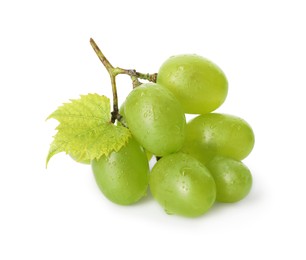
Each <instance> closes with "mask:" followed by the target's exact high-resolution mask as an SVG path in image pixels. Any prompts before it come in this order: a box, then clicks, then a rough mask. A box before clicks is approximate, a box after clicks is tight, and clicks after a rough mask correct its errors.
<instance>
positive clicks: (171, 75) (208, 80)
mask: <svg viewBox="0 0 306 260" xmlns="http://www.w3.org/2000/svg"><path fill="white" fill-rule="evenodd" d="M157 83H158V84H160V85H162V86H164V87H166V88H167V89H169V90H170V91H171V92H173V94H174V95H175V96H176V97H177V99H178V100H179V101H180V103H181V104H182V106H183V109H184V111H185V113H188V114H205V113H208V112H211V111H213V110H215V109H216V108H218V107H219V106H220V105H221V104H222V103H223V102H224V100H225V98H226V96H227V89H228V83H227V79H226V77H225V75H224V73H223V72H222V70H221V69H220V68H219V67H217V65H215V64H214V63H212V62H211V61H209V60H207V59H205V58H203V57H201V56H198V55H190V54H187V55H177V56H172V57H170V58H169V59H168V60H166V61H165V62H164V63H163V64H162V66H161V67H160V69H159V72H158V77H157Z"/></svg>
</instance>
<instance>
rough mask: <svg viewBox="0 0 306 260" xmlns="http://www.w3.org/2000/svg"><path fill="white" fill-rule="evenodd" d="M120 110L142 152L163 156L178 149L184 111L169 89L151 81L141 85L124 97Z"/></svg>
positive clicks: (183, 125)
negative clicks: (122, 107) (122, 109)
mask: <svg viewBox="0 0 306 260" xmlns="http://www.w3.org/2000/svg"><path fill="white" fill-rule="evenodd" d="M124 112H125V118H126V122H127V125H128V127H129V129H130V130H131V132H132V134H133V136H134V137H135V139H136V140H137V141H138V142H139V144H140V145H141V146H143V147H144V148H145V150H146V151H149V152H150V153H152V154H154V155H156V156H164V155H167V154H170V153H174V152H177V151H179V150H180V149H181V148H182V145H183V142H184V139H185V126H186V119H185V114H184V112H183V110H182V107H181V105H180V103H179V102H178V100H177V99H176V98H175V96H174V95H173V94H172V93H171V92H170V91H169V90H167V89H165V88H163V87H162V86H160V85H158V84H155V83H146V84H142V85H141V86H139V87H137V88H135V89H134V90H133V91H131V93H130V94H129V95H128V96H127V98H126V101H125V105H124Z"/></svg>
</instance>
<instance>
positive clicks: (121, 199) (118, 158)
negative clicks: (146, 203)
mask: <svg viewBox="0 0 306 260" xmlns="http://www.w3.org/2000/svg"><path fill="white" fill-rule="evenodd" d="M91 165H92V170H93V173H94V176H95V180H96V182H97V184H98V186H99V188H100V190H101V191H102V193H103V194H104V195H105V196H106V197H107V198H108V199H109V200H111V201H112V202H114V203H117V204H120V205H129V204H133V203H135V202H137V201H138V200H139V199H141V198H142V197H143V196H144V195H145V194H146V192H147V187H148V183H149V164H148V160H147V155H146V153H145V152H144V150H143V149H142V147H141V146H140V145H139V144H138V143H137V142H136V140H135V139H134V138H131V139H130V140H129V141H128V143H127V144H126V145H125V146H124V147H123V148H121V149H120V150H119V151H118V152H112V153H111V154H110V155H109V156H102V157H101V158H100V159H98V160H93V161H92V163H91Z"/></svg>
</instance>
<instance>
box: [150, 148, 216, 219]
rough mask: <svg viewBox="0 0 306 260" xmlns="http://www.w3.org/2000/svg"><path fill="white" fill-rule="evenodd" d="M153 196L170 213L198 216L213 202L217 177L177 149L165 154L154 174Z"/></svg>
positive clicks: (155, 167)
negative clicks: (215, 178)
mask: <svg viewBox="0 0 306 260" xmlns="http://www.w3.org/2000/svg"><path fill="white" fill-rule="evenodd" d="M150 189H151V192H152V195H153V197H154V198H155V199H156V200H157V201H158V202H159V204H160V205H161V206H162V207H163V208H164V209H165V211H166V212H167V213H169V214H177V215H182V216H186V217H197V216H200V215H202V214H204V213H205V212H206V211H208V210H209V209H210V207H211V206H212V205H213V203H214V201H215V197H216V186H215V182H214V179H213V178H212V176H211V175H210V173H209V171H208V169H207V168H206V167H205V166H204V165H203V164H201V163H200V162H199V161H198V160H196V159H194V158H193V157H192V156H190V155H188V154H184V153H174V154H170V155H167V156H165V157H163V158H161V159H160V160H159V161H157V162H156V164H155V165H154V167H153V169H152V171H151V174H150Z"/></svg>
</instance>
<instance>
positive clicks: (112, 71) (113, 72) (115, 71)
mask: <svg viewBox="0 0 306 260" xmlns="http://www.w3.org/2000/svg"><path fill="white" fill-rule="evenodd" d="M90 44H91V46H92V48H93V49H94V51H95V53H96V54H97V56H98V57H99V59H100V61H101V62H102V64H103V65H104V67H105V68H106V70H107V72H108V74H109V76H110V79H111V84H112V92H113V111H112V112H111V114H112V117H111V122H112V123H115V121H116V120H117V119H118V120H119V119H120V118H121V116H120V114H119V109H118V95H117V86H116V76H117V75H119V74H126V75H128V76H130V77H131V80H132V83H133V88H136V87H138V86H139V85H141V84H142V83H141V82H140V81H139V79H144V80H148V81H151V82H156V80H157V73H153V74H149V73H147V74H144V73H140V72H137V71H136V70H134V69H122V68H119V67H116V68H115V67H114V66H113V65H112V64H111V63H110V62H109V60H108V59H107V58H106V57H105V56H104V54H103V53H102V51H101V50H100V48H99V47H98V45H97V44H96V43H95V41H94V40H93V39H92V38H90Z"/></svg>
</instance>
